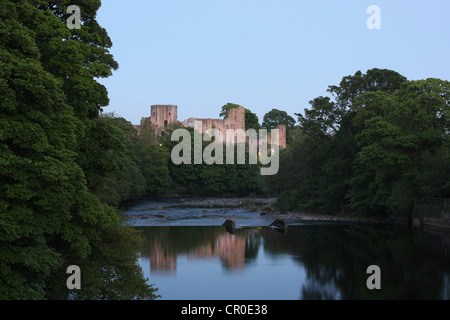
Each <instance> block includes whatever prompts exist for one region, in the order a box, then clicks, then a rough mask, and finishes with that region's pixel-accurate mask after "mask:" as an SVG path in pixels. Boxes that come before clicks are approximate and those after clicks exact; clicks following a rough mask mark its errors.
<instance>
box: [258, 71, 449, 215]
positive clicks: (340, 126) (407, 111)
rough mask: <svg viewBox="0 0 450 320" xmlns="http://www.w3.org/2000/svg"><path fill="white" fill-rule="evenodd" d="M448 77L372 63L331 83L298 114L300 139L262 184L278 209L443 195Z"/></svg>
mask: <svg viewBox="0 0 450 320" xmlns="http://www.w3.org/2000/svg"><path fill="white" fill-rule="evenodd" d="M449 89H450V87H449V82H447V81H442V80H439V79H427V80H420V81H406V79H405V78H404V77H403V76H401V75H399V74H398V73H396V72H394V71H390V70H382V69H372V70H368V71H367V73H366V74H362V73H361V72H359V71H358V72H357V73H356V74H355V75H354V76H347V77H344V78H343V80H342V82H341V83H340V86H330V87H329V90H328V92H330V93H331V94H333V96H334V100H333V99H331V98H329V97H323V96H322V97H318V98H316V99H314V100H312V101H311V102H310V104H311V109H306V110H305V113H304V115H303V114H297V115H298V116H299V122H300V127H301V129H302V133H303V136H301V137H302V138H300V139H297V140H296V142H295V143H293V144H291V145H290V146H289V147H288V149H287V150H285V151H284V152H283V153H282V154H281V162H280V172H279V174H278V175H277V176H276V177H274V178H269V179H267V180H266V187H267V186H268V189H269V190H274V191H277V192H279V193H280V198H279V205H280V207H281V208H283V209H284V210H289V209H315V210H320V211H329V212H336V211H341V210H342V211H347V210H354V211H359V212H364V213H368V212H372V213H381V214H386V213H391V214H396V215H405V216H406V217H409V216H410V215H411V212H412V211H413V207H414V204H415V203H417V202H420V201H421V200H423V199H427V198H431V197H442V198H446V197H447V198H448V197H449V196H450V192H449V191H450V190H449V183H448V181H449V180H450V172H449V168H450V161H449V160H450V159H449V143H448V141H449V139H448V134H449V121H450V110H449V105H450V90H449Z"/></svg>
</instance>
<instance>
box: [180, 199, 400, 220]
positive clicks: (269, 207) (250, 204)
mask: <svg viewBox="0 0 450 320" xmlns="http://www.w3.org/2000/svg"><path fill="white" fill-rule="evenodd" d="M177 201H178V202H179V203H181V204H182V205H183V206H188V207H189V206H192V207H200V208H243V209H246V210H249V211H255V212H258V213H260V214H261V215H264V216H267V217H271V218H274V219H295V220H304V221H318V222H330V221H331V222H354V223H396V224H403V223H404V222H403V221H401V219H393V218H389V217H386V216H380V215H378V216H377V215H362V214H356V213H342V212H340V213H336V214H325V213H316V212H304V211H290V212H280V211H279V210H278V208H276V206H275V203H276V201H277V198H201V199H178V200H177Z"/></svg>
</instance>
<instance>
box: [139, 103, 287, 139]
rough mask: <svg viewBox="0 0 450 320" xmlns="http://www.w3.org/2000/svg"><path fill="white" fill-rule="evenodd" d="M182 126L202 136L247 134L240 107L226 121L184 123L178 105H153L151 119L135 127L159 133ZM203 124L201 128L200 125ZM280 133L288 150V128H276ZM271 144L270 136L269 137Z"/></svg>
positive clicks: (231, 110) (232, 110)
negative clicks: (146, 126) (179, 114)
mask: <svg viewBox="0 0 450 320" xmlns="http://www.w3.org/2000/svg"><path fill="white" fill-rule="evenodd" d="M175 123H176V124H180V125H182V126H184V127H186V128H193V129H194V130H197V131H199V130H200V128H201V133H202V134H205V133H206V134H211V133H212V130H215V132H214V134H215V135H220V134H225V133H226V130H229V129H232V130H239V129H240V130H242V131H244V132H245V108H244V107H238V108H233V109H230V110H228V113H227V117H225V119H211V118H207V119H203V118H189V119H187V120H184V121H183V122H180V121H178V106H176V105H152V106H151V113H150V117H147V118H145V117H144V118H142V119H141V124H140V125H134V127H135V128H136V130H137V131H138V133H139V132H140V131H141V128H143V127H144V126H145V125H146V124H150V125H152V126H153V127H154V128H155V129H156V130H157V131H158V132H161V131H163V130H164V129H165V128H167V127H168V126H169V125H170V124H175ZM199 123H201V126H198V124H199ZM276 129H278V132H279V147H280V148H286V126H285V125H283V124H280V125H278V126H277V127H276ZM268 138H269V143H270V135H268Z"/></svg>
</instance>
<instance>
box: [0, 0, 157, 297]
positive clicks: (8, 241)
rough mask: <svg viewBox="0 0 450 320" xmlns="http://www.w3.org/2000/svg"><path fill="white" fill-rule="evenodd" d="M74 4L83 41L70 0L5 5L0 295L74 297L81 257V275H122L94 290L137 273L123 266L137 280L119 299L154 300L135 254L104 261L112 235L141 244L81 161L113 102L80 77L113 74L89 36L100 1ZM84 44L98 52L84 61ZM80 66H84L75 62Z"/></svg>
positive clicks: (0, 7)
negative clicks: (88, 134) (91, 128)
mask: <svg viewBox="0 0 450 320" xmlns="http://www.w3.org/2000/svg"><path fill="white" fill-rule="evenodd" d="M76 2H77V4H79V5H80V6H81V7H82V12H85V13H86V15H85V17H84V21H85V25H86V30H84V31H80V32H81V33H80V34H79V35H76V34H73V35H72V33H70V31H68V28H67V27H66V26H65V25H64V22H63V21H62V20H64V19H63V17H64V13H61V12H65V11H64V10H65V9H66V8H67V6H66V2H65V1H61V2H60V3H58V5H55V4H52V3H49V2H47V1H20V2H16V1H9V0H4V1H2V2H1V3H0V19H1V21H2V28H0V35H1V37H0V75H1V76H0V122H1V126H0V150H1V152H0V154H1V156H0V179H1V181H2V184H0V210H1V216H2V219H1V220H0V230H1V232H0V251H1V252H0V269H1V270H2V272H1V274H0V298H2V299H45V298H50V297H55V298H62V299H64V298H67V296H68V289H67V288H66V285H65V280H66V279H67V275H66V274H65V270H66V268H67V266H69V265H71V264H73V262H74V261H76V263H77V264H78V265H79V266H80V267H81V269H82V270H83V268H84V267H85V266H87V264H89V263H93V262H94V261H95V262H96V263H97V267H96V271H97V272H101V270H106V268H107V267H112V269H113V270H114V271H115V273H114V276H115V278H113V279H104V280H103V281H101V283H100V284H99V285H98V286H96V289H95V290H97V293H99V292H107V291H108V285H109V284H111V281H112V282H113V283H114V282H115V281H118V280H119V279H124V277H123V276H125V275H123V274H122V273H123V272H127V271H129V270H130V269H128V270H126V268H116V267H117V266H118V265H119V264H122V266H123V265H128V266H129V267H130V268H134V275H135V277H134V276H133V281H135V283H134V286H133V287H130V288H128V287H127V286H126V285H125V286H124V285H123V283H122V285H120V286H118V287H116V290H122V291H121V292H117V294H118V295H123V296H126V295H127V291H128V290H133V288H135V289H137V288H138V287H139V289H138V291H139V292H136V293H135V295H136V296H137V297H141V298H150V299H151V298H154V297H155V295H154V291H155V290H154V289H153V288H152V287H151V286H149V285H147V284H146V279H144V278H143V275H142V270H139V269H136V268H135V267H132V266H136V261H137V258H136V255H135V253H136V252H137V251H135V252H134V253H133V252H131V251H127V250H123V251H121V249H120V247H118V246H117V247H115V246H111V247H109V249H110V253H111V255H110V257H111V259H109V260H107V261H106V260H105V261H102V260H101V259H100V260H99V253H100V252H103V249H104V248H105V246H109V245H110V244H111V242H113V240H112V239H116V240H117V241H119V242H121V243H122V244H124V243H130V244H132V245H130V247H129V248H128V249H131V248H132V249H133V250H137V247H138V241H137V239H138V238H136V234H135V233H132V232H129V231H130V229H129V227H127V226H123V225H122V223H121V221H120V219H119V217H118V216H117V214H116V213H115V211H114V210H113V209H112V208H111V207H109V206H107V205H105V204H102V203H101V202H100V201H99V200H98V198H97V197H96V196H95V195H93V194H92V193H90V190H89V189H88V187H87V183H86V176H85V172H84V171H83V169H82V168H81V166H80V165H79V163H78V161H80V160H79V158H80V157H79V154H78V151H79V141H80V138H81V137H82V136H83V134H84V133H85V131H84V129H85V128H86V125H87V124H88V123H89V122H88V119H89V118H90V117H92V118H95V117H96V116H95V114H96V112H97V116H98V108H99V106H101V105H105V103H106V102H107V101H106V99H105V94H104V93H105V91H104V90H101V88H100V87H99V86H95V84H94V83H93V82H92V81H86V82H83V80H82V75H84V76H85V80H87V79H88V78H90V79H91V80H93V79H94V76H95V75H98V76H100V75H102V74H103V75H106V74H107V73H108V70H109V68H108V70H106V69H103V70H101V69H102V68H103V66H102V64H101V63H100V62H99V59H100V56H101V54H100V52H103V53H104V46H103V45H102V43H101V41H100V42H98V41H99V39H101V38H102V37H101V36H99V37H98V38H97V37H96V36H95V35H94V34H90V33H89V30H93V29H95V22H94V21H95V20H94V17H95V12H96V10H97V9H98V6H99V2H98V1H90V0H85V1H76ZM48 9H50V11H49V10H48ZM52 12H56V13H55V14H52ZM100 31H101V30H100ZM69 38H70V39H69ZM88 38H90V39H88ZM82 39H83V40H82ZM81 43H83V46H84V47H85V48H87V47H91V49H92V50H88V51H86V52H85V55H84V56H83V55H82V54H81V51H79V49H80V48H81V47H83V46H81ZM95 53H97V55H96V54H95ZM81 56H82V58H81ZM82 60H83V63H85V65H81V66H80V65H79V64H74V65H72V64H71V62H75V61H78V62H80V61H82ZM94 69H96V70H97V71H98V72H94ZM70 83H71V85H73V87H71V85H69V84H70ZM70 89H73V90H74V91H71V90H70ZM97 89H98V90H99V92H96V90H97ZM90 94H92V96H90ZM78 103H79V105H78ZM95 110H97V111H95ZM122 241H124V242H122ZM86 270H87V269H86ZM128 279H130V280H131V278H128ZM83 283H84V285H85V286H86V287H88V288H89V287H90V284H92V283H90V281H89V280H88V281H86V282H83ZM128 294H129V295H132V293H130V292H129V291H128ZM129 295H128V296H129Z"/></svg>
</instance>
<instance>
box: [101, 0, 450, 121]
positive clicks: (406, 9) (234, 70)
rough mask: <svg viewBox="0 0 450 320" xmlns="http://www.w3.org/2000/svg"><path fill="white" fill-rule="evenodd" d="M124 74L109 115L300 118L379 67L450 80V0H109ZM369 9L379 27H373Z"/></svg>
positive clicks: (108, 19) (114, 80)
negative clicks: (238, 113) (374, 10)
mask: <svg viewBox="0 0 450 320" xmlns="http://www.w3.org/2000/svg"><path fill="white" fill-rule="evenodd" d="M102 2H103V4H102V7H101V9H100V11H99V13H98V21H99V23H100V24H101V25H102V26H103V27H104V28H106V30H107V31H108V33H109V35H110V37H111V39H112V41H113V44H114V46H113V48H112V50H111V52H112V54H113V55H114V57H115V59H116V60H117V61H118V63H119V65H120V68H119V70H118V71H116V72H115V73H114V75H113V76H112V77H110V78H108V79H101V80H100V82H101V83H103V84H104V85H106V87H107V88H108V91H109V97H110V99H111V103H110V106H109V107H107V108H105V112H115V113H116V114H117V115H119V116H122V117H124V118H126V119H127V120H129V121H131V122H133V124H139V122H140V119H141V117H143V116H149V115H150V105H152V104H176V105H178V119H179V120H181V121H182V120H185V119H187V118H189V117H201V118H219V112H220V109H221V107H222V106H223V105H224V104H226V103H227V102H233V103H237V104H240V105H242V106H244V107H246V108H248V109H250V110H251V111H253V112H255V113H256V114H257V115H258V117H259V119H260V122H262V118H263V116H264V114H265V113H267V112H268V111H270V110H271V109H273V108H277V109H280V110H284V111H286V112H288V113H289V114H290V115H291V116H293V117H294V118H295V119H296V120H297V117H295V116H294V113H303V110H304V108H308V107H309V103H308V102H309V101H310V100H312V99H314V98H315V97H318V96H320V95H326V94H327V92H326V90H327V88H328V86H329V85H337V84H339V82H340V80H341V79H342V77H343V76H346V75H353V74H354V73H355V72H356V71H358V70H361V71H362V72H365V71H367V70H368V69H371V68H386V69H391V70H395V71H397V72H399V73H401V74H402V75H404V76H406V77H407V78H408V79H409V80H417V79H426V78H440V79H443V80H450V1H449V0H426V1H425V0H422V1H411V0H408V1H406V0H395V1H393V0H384V1H380V0H370V1H366V0H340V1H335V0H314V1H313V0H309V1H301V0H133V1H123V0H120V1H119V0H103V1H102ZM369 5H378V6H379V7H380V9H381V29H380V30H369V29H368V28H367V26H366V20H367V19H368V18H369V16H370V14H368V13H366V10H367V8H368V7H369Z"/></svg>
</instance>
